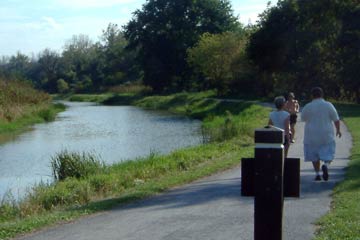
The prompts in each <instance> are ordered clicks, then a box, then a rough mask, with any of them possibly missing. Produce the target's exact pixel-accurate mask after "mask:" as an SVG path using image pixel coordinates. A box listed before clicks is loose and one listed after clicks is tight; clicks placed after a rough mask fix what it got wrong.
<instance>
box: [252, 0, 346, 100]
mask: <svg viewBox="0 0 360 240" xmlns="http://www.w3.org/2000/svg"><path fill="white" fill-rule="evenodd" d="M341 2H342V1H338V0H321V1H297V0H282V1H279V2H278V4H277V5H276V6H275V7H271V8H268V9H267V10H266V11H265V12H264V13H263V14H262V16H261V18H260V22H259V24H258V26H257V28H258V29H257V31H256V32H255V33H254V34H253V35H252V36H251V39H250V44H249V48H248V53H249V56H250V58H251V59H252V60H253V61H254V63H255V64H256V65H257V66H258V67H259V70H260V73H261V75H260V78H261V82H262V84H261V85H260V87H261V89H264V90H265V91H263V94H269V93H271V92H274V91H279V92H284V91H288V90H289V89H291V90H293V91H296V92H298V93H300V92H302V91H304V90H305V91H306V89H309V88H311V87H312V86H314V85H321V86H323V87H324V88H326V89H327V93H329V94H331V95H332V96H338V95H339V90H338V89H341V86H340V85H339V83H340V81H339V79H338V75H337V67H336V62H337V60H336V58H337V54H338V49H337V47H336V45H337V38H338V36H339V33H340V30H341V21H340V19H339V7H340V4H341Z"/></svg>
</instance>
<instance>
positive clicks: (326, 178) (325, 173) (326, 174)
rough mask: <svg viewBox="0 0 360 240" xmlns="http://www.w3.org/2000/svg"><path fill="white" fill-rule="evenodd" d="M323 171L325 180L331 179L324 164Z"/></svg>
mask: <svg viewBox="0 0 360 240" xmlns="http://www.w3.org/2000/svg"><path fill="white" fill-rule="evenodd" d="M321 170H322V171H323V179H324V180H325V181H327V180H328V179H329V171H328V167H327V166H326V165H325V164H324V165H322V167H321Z"/></svg>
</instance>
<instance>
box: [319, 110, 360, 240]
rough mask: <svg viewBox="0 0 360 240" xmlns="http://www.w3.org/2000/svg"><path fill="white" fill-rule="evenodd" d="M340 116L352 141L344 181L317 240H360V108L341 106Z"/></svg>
mask: <svg viewBox="0 0 360 240" xmlns="http://www.w3.org/2000/svg"><path fill="white" fill-rule="evenodd" d="M337 108H338V111H339V114H340V115H341V116H342V117H343V118H344V121H345V123H346V125H347V127H348V128H349V130H350V132H351V135H352V137H353V148H352V152H351V161H350V164H349V167H348V169H347V172H346V176H345V180H344V181H343V182H341V183H340V184H338V185H337V186H336V187H335V189H334V192H333V202H332V205H331V211H330V213H329V214H327V215H326V216H325V217H323V218H321V220H320V221H319V226H320V229H319V231H318V235H317V237H316V239H318V240H337V239H339V240H350V239H351V240H359V239H360V124H359V123H360V106H359V105H351V104H338V105H337Z"/></svg>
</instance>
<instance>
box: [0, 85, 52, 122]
mask: <svg viewBox="0 0 360 240" xmlns="http://www.w3.org/2000/svg"><path fill="white" fill-rule="evenodd" d="M50 100H51V98H50V96H49V95H48V94H46V93H43V92H40V91H37V90H35V89H34V88H32V87H31V85H30V84H28V83H26V82H23V81H16V80H11V81H5V80H1V79H0V120H2V121H6V122H11V121H14V120H16V119H18V118H19V117H22V116H23V115H25V114H28V113H29V111H31V106H34V105H40V104H43V103H49V102H50Z"/></svg>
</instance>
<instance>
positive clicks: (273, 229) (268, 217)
mask: <svg viewBox="0 0 360 240" xmlns="http://www.w3.org/2000/svg"><path fill="white" fill-rule="evenodd" d="M283 142H284V134H283V130H281V129H278V128H274V127H271V128H261V129H256V130H255V159H254V172H255V177H254V180H255V182H254V195H255V203H254V208H255V224H254V239H255V240H269V239H271V240H281V239H282V224H283V205H284V195H283V176H284V146H283Z"/></svg>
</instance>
